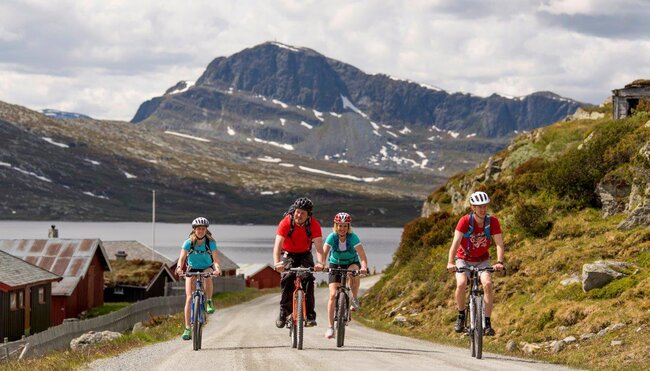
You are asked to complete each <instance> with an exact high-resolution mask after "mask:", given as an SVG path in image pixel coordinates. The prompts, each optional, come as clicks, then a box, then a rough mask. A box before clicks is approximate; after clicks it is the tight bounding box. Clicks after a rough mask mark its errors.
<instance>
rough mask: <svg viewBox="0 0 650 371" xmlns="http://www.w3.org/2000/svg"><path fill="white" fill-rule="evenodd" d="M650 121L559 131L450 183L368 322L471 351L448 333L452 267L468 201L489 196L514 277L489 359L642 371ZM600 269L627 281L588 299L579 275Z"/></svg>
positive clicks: (497, 316)
mask: <svg viewBox="0 0 650 371" xmlns="http://www.w3.org/2000/svg"><path fill="white" fill-rule="evenodd" d="M609 107H611V105H610V106H609ZM607 109H608V108H607V107H605V108H604V110H605V111H606V110H607ZM610 112H611V108H610ZM608 116H609V115H608ZM649 119H650V115H649V114H648V113H647V112H637V113H636V114H635V115H634V116H633V117H631V118H629V119H624V120H617V121H614V120H611V119H607V118H604V119H599V120H573V121H568V122H558V123H556V124H554V125H552V126H550V127H547V128H544V129H538V130H535V131H533V132H532V133H527V134H524V135H521V136H520V137H518V138H517V139H516V140H515V141H514V142H513V143H512V144H511V145H510V147H509V148H508V149H507V150H504V151H502V152H500V153H498V154H497V155H495V156H494V157H493V158H491V159H490V160H489V161H488V162H487V163H485V164H484V165H483V166H480V167H477V168H476V169H474V170H473V171H470V172H467V173H463V174H459V175H456V176H454V177H453V178H451V179H450V180H449V181H448V183H447V184H445V185H444V186H442V187H440V188H439V189H437V190H436V191H435V192H433V193H432V194H431V195H430V196H429V198H428V200H429V203H430V205H429V206H430V207H429V209H430V210H436V211H437V212H434V213H431V214H430V215H429V216H428V217H420V218H417V219H415V220H413V221H411V222H410V223H408V224H407V225H406V226H405V228H404V232H403V235H402V240H401V243H400V246H399V248H398V250H397V251H396V253H395V256H394V260H393V263H392V264H391V266H390V267H389V268H388V270H387V271H386V273H385V275H384V277H383V278H382V280H381V281H380V282H379V283H378V284H377V285H376V286H375V287H374V288H373V289H372V290H371V291H370V292H369V294H368V295H367V296H366V297H365V300H364V307H363V311H362V315H363V317H364V321H366V322H367V323H369V324H371V325H374V326H375V327H378V328H383V329H386V330H389V331H394V332H398V333H402V334H407V335H410V336H416V337H422V338H426V339H430V340H434V341H439V342H444V343H451V344H455V345H459V346H464V347H466V346H467V344H468V343H469V341H468V340H467V338H466V337H463V336H461V335H459V334H456V333H454V332H453V323H454V321H455V318H456V309H455V303H454V301H453V297H452V296H453V290H454V288H455V280H454V277H453V275H451V274H449V273H447V271H446V269H445V267H446V263H447V254H448V251H449V246H450V243H451V237H452V235H453V230H454V228H455V226H456V222H457V221H458V218H459V217H460V216H461V215H462V214H463V213H465V212H467V211H468V208H467V205H468V203H467V202H466V200H467V198H468V196H469V194H470V193H471V192H473V191H475V190H484V191H486V192H488V193H489V194H490V197H491V198H492V203H491V205H490V212H491V213H493V214H494V215H496V216H497V217H499V219H500V220H501V224H502V227H503V230H504V240H505V244H506V254H505V262H506V267H507V274H506V275H505V276H504V275H501V274H496V275H495V278H494V281H495V290H496V294H495V295H496V296H495V303H496V304H495V308H494V311H493V315H492V323H493V326H494V327H495V329H496V331H497V336H495V337H493V338H486V340H485V347H486V349H487V350H488V351H493V352H501V353H509V354H513V355H519V356H521V355H528V356H532V357H535V358H541V359H544V360H546V361H550V362H557V363H565V364H569V365H572V366H576V367H580V368H584V367H587V368H591V369H621V368H625V369H647V366H648V364H650V363H649V362H650V347H649V346H648V345H649V344H648V340H649V339H650V300H648V296H649V295H650V227H649V226H648V225H649V224H650V223H648V221H649V220H650V121H649ZM369 254H370V256H371V257H372V255H371V254H372V252H369ZM495 254H496V253H495V251H494V248H493V251H492V252H491V255H492V256H493V257H494V256H495ZM598 260H608V261H616V262H621V263H625V264H622V265H620V267H619V269H618V270H619V271H620V273H623V274H624V276H622V278H620V279H616V280H614V281H612V282H610V283H609V284H607V285H605V286H603V287H601V288H597V289H593V290H590V291H584V290H583V286H582V282H581V279H580V278H581V276H582V271H583V265H584V264H590V263H594V262H595V261H598ZM559 340H563V341H562V343H561V344H559V343H558V341H559ZM509 342H510V344H508V343H509ZM507 349H508V350H507ZM467 356H468V357H470V355H469V351H468V354H467Z"/></svg>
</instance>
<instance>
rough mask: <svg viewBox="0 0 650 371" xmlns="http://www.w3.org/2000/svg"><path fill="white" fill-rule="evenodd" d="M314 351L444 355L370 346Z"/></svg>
mask: <svg viewBox="0 0 650 371" xmlns="http://www.w3.org/2000/svg"><path fill="white" fill-rule="evenodd" d="M312 349H316V350H326V351H334V352H369V353H394V354H433V353H442V352H439V351H437V350H429V349H408V348H387V347H369V346H358V345H350V346H346V347H345V348H312Z"/></svg>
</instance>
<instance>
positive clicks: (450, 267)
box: [447, 263, 457, 272]
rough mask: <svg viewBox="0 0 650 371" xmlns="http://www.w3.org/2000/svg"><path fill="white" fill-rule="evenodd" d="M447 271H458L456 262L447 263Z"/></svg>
mask: <svg viewBox="0 0 650 371" xmlns="http://www.w3.org/2000/svg"><path fill="white" fill-rule="evenodd" d="M447 271H449V272H456V271H457V268H456V264H454V263H447Z"/></svg>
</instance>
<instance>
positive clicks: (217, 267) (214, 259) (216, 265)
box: [212, 249, 221, 276]
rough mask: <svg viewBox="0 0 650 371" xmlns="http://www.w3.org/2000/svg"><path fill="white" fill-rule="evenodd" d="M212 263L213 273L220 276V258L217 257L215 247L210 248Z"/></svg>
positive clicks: (217, 253)
mask: <svg viewBox="0 0 650 371" xmlns="http://www.w3.org/2000/svg"><path fill="white" fill-rule="evenodd" d="M212 265H213V266H214V273H215V274H216V275H217V276H221V259H220V258H219V252H218V251H217V250H216V249H215V250H212Z"/></svg>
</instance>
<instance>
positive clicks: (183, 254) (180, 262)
mask: <svg viewBox="0 0 650 371" xmlns="http://www.w3.org/2000/svg"><path fill="white" fill-rule="evenodd" d="M186 259H187V250H185V249H181V255H180V256H179V257H178V262H177V263H176V274H177V275H179V276H180V275H181V274H182V273H183V262H185V260H186Z"/></svg>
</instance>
